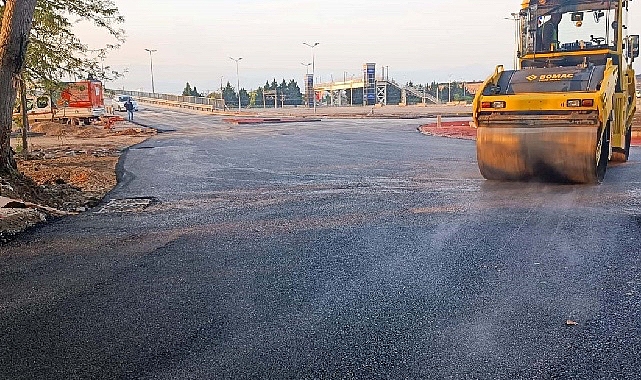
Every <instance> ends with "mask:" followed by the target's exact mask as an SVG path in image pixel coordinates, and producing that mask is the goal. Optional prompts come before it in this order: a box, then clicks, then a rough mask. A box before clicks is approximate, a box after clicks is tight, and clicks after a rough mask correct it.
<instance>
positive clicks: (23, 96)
mask: <svg viewBox="0 0 641 380" xmlns="http://www.w3.org/2000/svg"><path fill="white" fill-rule="evenodd" d="M27 112H29V111H28V110H27V86H26V85H25V83H24V76H21V77H20V113H21V114H22V154H23V155H25V156H26V155H27V153H29V147H28V146H27V132H28V131H29V115H28V114H27Z"/></svg>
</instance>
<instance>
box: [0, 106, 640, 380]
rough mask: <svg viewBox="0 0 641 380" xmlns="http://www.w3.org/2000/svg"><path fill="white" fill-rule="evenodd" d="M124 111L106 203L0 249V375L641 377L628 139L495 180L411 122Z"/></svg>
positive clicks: (634, 161) (466, 151) (465, 152)
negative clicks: (134, 142)
mask: <svg viewBox="0 0 641 380" xmlns="http://www.w3.org/2000/svg"><path fill="white" fill-rule="evenodd" d="M136 117H137V119H138V120H140V121H142V122H144V123H146V124H149V125H152V126H156V127H159V128H162V129H164V130H173V132H167V133H162V134H159V135H158V136H156V137H154V138H152V139H150V140H148V141H146V142H144V143H143V144H141V145H139V146H137V147H133V148H131V149H130V150H129V151H128V152H127V153H126V154H125V155H124V156H123V157H122V159H121V163H120V167H119V171H120V174H121V181H120V183H119V185H118V186H117V187H116V188H115V189H114V190H113V191H112V192H111V193H110V194H109V195H108V197H107V199H105V201H104V203H103V204H101V205H100V206H99V207H96V208H95V209H93V210H91V211H89V212H87V213H84V214H82V215H78V216H74V217H67V218H63V219H60V220H58V221H55V222H53V223H51V224H48V225H45V226H43V227H40V228H37V229H35V230H34V231H32V232H30V233H29V234H26V235H24V236H22V237H20V238H19V239H18V240H16V241H14V242H12V243H9V244H8V245H4V246H2V247H0V294H1V295H0V378H3V379H20V378H36V379H56V378H58V379H88V378H109V379H113V378H122V379H129V378H136V379H259V378H260V379H534V378H538V379H637V378H639V373H641V359H640V358H641V314H640V313H641V307H640V306H641V256H640V253H641V245H640V244H639V236H641V235H640V233H641V182H640V179H641V150H640V149H637V148H633V150H632V154H631V161H630V162H629V163H626V164H624V165H619V166H617V167H612V168H610V169H609V170H608V174H607V175H606V181H605V183H603V184H602V185H599V186H574V185H550V184H541V183H494V182H488V181H485V180H483V179H482V178H481V176H480V174H479V173H478V169H477V167H476V159H475V148H474V142H472V141H465V140H455V139H446V138H439V137H429V136H424V135H421V134H419V133H418V132H417V131H416V127H417V126H418V125H419V124H420V122H421V121H420V120H338V121H329V120H325V121H322V122H316V123H296V124H282V125H258V126H257V125H254V126H235V125H230V124H225V123H223V122H222V121H221V119H220V118H217V117H213V116H204V115H197V114H193V113H191V114H190V113H181V112H178V111H171V110H159V109H147V110H143V111H141V112H139V113H137V114H136Z"/></svg>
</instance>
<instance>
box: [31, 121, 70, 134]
mask: <svg viewBox="0 0 641 380" xmlns="http://www.w3.org/2000/svg"><path fill="white" fill-rule="evenodd" d="M29 130H30V131H31V132H36V133H44V134H45V135H47V136H62V135H64V134H65V133H66V132H67V130H68V128H66V126H65V125H63V124H60V123H56V122H53V121H40V122H37V123H33V124H31V125H30V126H29Z"/></svg>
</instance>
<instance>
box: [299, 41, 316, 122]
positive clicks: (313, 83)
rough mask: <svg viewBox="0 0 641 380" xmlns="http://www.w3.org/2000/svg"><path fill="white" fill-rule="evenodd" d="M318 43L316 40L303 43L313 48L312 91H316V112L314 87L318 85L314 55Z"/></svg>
mask: <svg viewBox="0 0 641 380" xmlns="http://www.w3.org/2000/svg"><path fill="white" fill-rule="evenodd" d="M318 44H320V42H314V43H313V44H308V43H307V42H303V45H307V46H309V47H310V48H311V49H312V92H313V93H314V99H313V103H314V113H316V90H315V89H314V86H315V85H316V56H315V55H314V48H315V47H316V46H318Z"/></svg>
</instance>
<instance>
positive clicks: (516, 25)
mask: <svg viewBox="0 0 641 380" xmlns="http://www.w3.org/2000/svg"><path fill="white" fill-rule="evenodd" d="M510 16H512V17H504V18H505V19H506V20H512V21H514V70H516V69H517V68H518V66H519V63H518V62H519V37H520V33H519V21H520V17H519V14H518V13H510Z"/></svg>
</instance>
